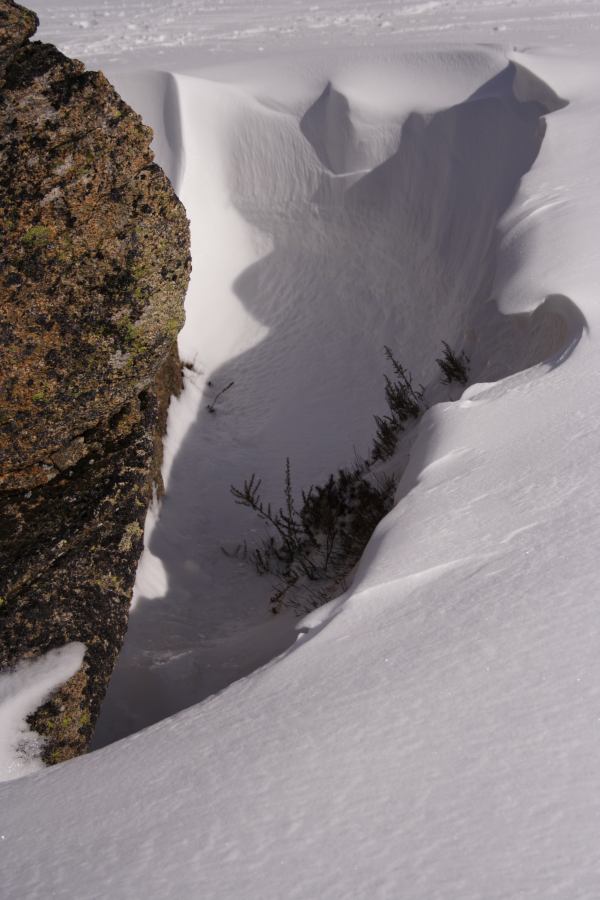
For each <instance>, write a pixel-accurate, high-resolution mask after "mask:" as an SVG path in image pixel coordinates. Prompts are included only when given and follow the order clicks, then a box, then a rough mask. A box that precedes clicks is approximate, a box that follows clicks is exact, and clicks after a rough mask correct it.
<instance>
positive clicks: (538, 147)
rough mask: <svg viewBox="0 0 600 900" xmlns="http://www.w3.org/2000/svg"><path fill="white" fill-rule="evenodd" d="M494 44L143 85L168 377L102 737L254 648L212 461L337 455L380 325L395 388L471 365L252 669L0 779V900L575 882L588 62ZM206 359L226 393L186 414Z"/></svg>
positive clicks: (516, 892)
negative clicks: (162, 187)
mask: <svg viewBox="0 0 600 900" xmlns="http://www.w3.org/2000/svg"><path fill="white" fill-rule="evenodd" d="M511 56H512V60H511V61H508V60H507V59H506V57H505V55H504V54H503V53H500V52H497V51H492V50H490V51H488V50H476V51H473V52H469V51H465V50H462V49H460V48H459V49H454V50H448V49H440V48H439V47H436V48H433V49H431V50H419V51H418V52H417V51H410V52H407V53H405V54H403V53H399V52H391V51H390V53H389V54H388V55H387V57H386V58H385V59H384V58H382V57H381V55H380V54H379V55H378V56H377V58H371V59H369V58H368V53H366V52H365V53H362V54H361V53H359V54H353V53H350V52H348V53H346V54H338V55H336V54H328V56H327V59H326V60H324V59H323V57H320V59H318V60H317V61H315V57H314V56H313V57H310V58H308V59H300V57H295V58H294V59H291V60H285V61H282V60H278V61H273V60H265V61H264V63H261V64H258V63H257V64H255V65H251V64H249V63H246V64H240V65H237V66H231V67H227V66H223V67H221V68H220V69H217V68H213V69H208V68H206V69H203V70H201V71H195V72H187V73H184V74H182V73H180V72H179V73H177V74H176V75H175V84H176V86H177V91H178V98H179V100H178V103H179V107H178V108H179V122H180V126H181V137H180V142H179V143H178V142H177V141H175V140H174V139H173V140H171V141H170V146H172V147H176V146H181V147H183V148H184V149H185V160H184V163H183V164H182V165H181V167H180V169H179V172H180V181H179V190H180V192H181V194H182V196H183V198H184V200H185V203H186V206H187V208H188V212H189V214H190V216H191V219H192V232H193V242H194V244H193V255H194V262H195V269H194V279H193V282H192V285H191V289H190V294H189V297H188V302H189V310H188V321H187V324H186V329H185V332H184V334H183V335H182V340H181V346H182V351H183V352H184V354H185V356H186V358H187V359H188V361H189V362H190V363H193V364H194V367H195V369H194V371H190V372H189V373H188V375H187V377H186V381H187V387H186V390H185V391H184V394H183V395H182V397H181V399H180V400H179V401H178V402H176V403H174V404H173V408H172V411H171V417H170V432H169V442H168V446H167V456H166V463H167V472H168V475H169V480H168V490H167V495H166V498H165V502H164V505H163V508H162V512H161V515H160V518H159V519H158V521H157V523H156V524H155V526H154V529H153V531H152V532H151V533H150V534H149V538H148V552H147V554H146V556H145V559H144V561H143V563H142V565H141V568H140V573H139V581H138V605H137V608H136V611H135V613H134V616H133V619H132V634H131V641H130V643H129V648H128V650H127V651H126V654H125V655H124V657H123V663H122V665H123V668H122V670H121V675H120V676H119V677H120V681H117V680H116V681H115V685H114V687H115V690H116V691H117V694H116V695H113V698H112V699H111V701H110V702H109V704H108V705H107V710H110V715H111V716H112V717H113V721H115V720H117V721H118V720H119V717H120V723H119V724H118V727H117V729H116V730H117V732H118V730H119V729H121V733H125V732H126V731H128V730H133V729H134V728H135V727H139V726H140V725H141V724H144V722H147V721H152V720H153V719H154V718H156V717H157V716H158V715H160V714H161V713H162V712H168V711H172V710H174V709H176V708H177V707H178V705H184V704H185V702H192V701H193V700H194V699H198V698H199V697H200V696H203V695H205V694H206V693H207V692H208V691H209V690H211V689H217V688H218V687H220V686H223V685H224V684H226V683H227V680H228V679H229V680H230V679H231V677H232V676H233V675H235V674H238V675H239V674H242V673H243V669H244V665H245V664H246V663H247V662H248V660H249V656H248V655H246V656H245V657H244V658H245V660H246V663H244V665H240V664H237V663H235V662H230V661H229V659H226V660H225V662H223V659H224V656H225V657H227V654H228V653H233V652H234V651H235V652H240V653H241V655H242V656H244V654H245V653H246V650H247V649H248V647H249V646H250V645H251V644H253V645H254V646H256V643H257V636H258V635H262V638H261V640H263V639H264V647H263V648H262V649H260V650H257V651H255V659H254V660H253V661H252V662H253V663H257V662H259V659H260V656H261V654H262V658H263V660H264V659H266V658H268V655H269V653H272V652H274V649H275V647H276V644H277V642H279V643H280V646H281V645H284V644H285V643H286V642H289V640H290V636H289V633H285V628H284V627H283V626H282V627H281V632H278V633H277V638H276V640H275V639H273V638H272V636H269V637H267V638H265V637H264V635H265V633H266V632H267V630H268V629H269V628H270V627H271V626H270V625H262V624H261V620H260V610H261V609H263V608H264V606H263V605H262V604H264V586H263V584H262V582H261V581H260V579H252V578H251V576H250V575H249V574H248V572H247V571H246V570H245V569H239V570H238V569H236V568H235V566H233V567H232V566H231V565H230V562H229V561H228V560H226V559H225V558H224V557H223V555H222V554H221V553H220V551H219V549H218V548H219V544H220V543H224V542H225V541H229V540H231V538H232V534H233V535H236V536H237V535H238V534H240V531H242V530H243V528H244V527H248V526H247V525H246V526H244V523H243V521H242V518H241V517H240V516H239V512H238V511H237V510H236V508H235V507H233V505H231V506H230V505H229V504H228V497H227V495H228V487H229V484H230V482H232V481H233V482H236V481H238V482H239V479H240V476H242V477H244V476H246V475H248V474H249V473H250V472H252V471H259V472H260V473H261V474H264V476H265V481H266V482H267V484H268V485H269V486H270V487H271V488H272V490H273V491H275V490H276V488H277V486H278V484H279V480H280V472H281V463H282V460H283V459H284V458H285V456H286V455H288V454H289V455H290V456H292V460H293V464H294V465H295V472H296V473H297V474H296V478H297V482H298V484H299V485H301V484H306V483H308V482H310V481H311V480H314V479H317V478H320V477H321V476H322V475H323V474H327V473H328V472H329V471H330V470H331V469H332V468H335V467H336V466H337V465H339V464H340V463H343V462H345V461H347V459H348V455H350V457H351V454H352V446H353V445H356V447H357V449H358V450H359V452H362V453H364V452H365V448H366V446H367V445H368V442H369V440H370V437H371V415H372V413H373V412H379V411H381V408H380V407H379V406H378V404H380V403H381V371H382V365H381V346H382V345H383V344H384V343H388V344H391V345H393V346H394V349H395V350H396V352H397V353H398V355H399V356H401V357H402V359H403V361H405V362H406V363H407V364H408V365H409V366H410V367H411V368H412V369H413V370H414V372H415V375H416V376H417V378H420V379H421V380H423V381H430V380H431V379H432V377H433V357H434V355H436V354H437V352H438V350H439V344H440V340H441V339H442V338H443V339H447V340H449V341H450V342H452V343H453V344H457V345H459V346H460V345H461V344H463V343H464V345H465V347H466V349H467V350H468V352H469V353H470V355H471V358H472V373H473V375H474V378H475V379H476V383H474V384H473V385H472V386H471V387H470V388H469V389H468V390H467V391H466V392H465V394H464V395H463V396H462V397H461V398H460V399H459V400H458V401H457V402H455V403H449V402H444V403H438V404H436V405H434V406H433V407H432V408H431V409H430V410H429V412H428V413H426V415H425V416H424V418H423V419H422V421H421V424H420V426H419V428H418V432H417V435H416V438H415V441H414V443H413V445H412V448H411V457H410V462H409V465H408V468H407V469H406V471H405V473H404V476H403V478H402V481H401V483H400V485H399V490H398V499H399V502H398V504H397V506H396V507H395V509H394V510H393V511H392V513H391V514H390V515H389V516H388V517H387V518H386V519H385V520H384V521H383V522H382V523H381V524H380V526H379V528H378V529H377V531H376V532H375V535H374V537H373V539H372V541H371V542H370V544H369V546H368V548H367V551H366V553H365V556H364V558H363V560H362V562H361V564H360V565H359V567H358V571H357V573H356V576H355V579H354V583H353V585H352V587H351V589H350V590H349V591H348V593H347V594H346V595H345V596H343V597H341V598H338V599H337V600H336V601H333V602H332V603H331V604H329V605H328V606H327V607H324V608H323V609H322V610H319V611H317V613H315V614H313V615H312V616H311V617H309V619H307V620H306V621H305V622H304V623H303V625H302V628H303V631H304V633H303V634H302V635H301V636H300V637H299V639H298V640H297V641H296V643H295V644H294V646H293V647H291V648H290V649H289V650H288V651H287V652H286V653H284V654H283V655H282V656H281V657H280V658H279V659H277V660H275V661H274V662H273V663H271V664H270V665H268V666H266V667H264V668H263V669H262V670H260V671H258V672H255V673H254V674H253V675H251V676H250V677H248V678H245V679H242V680H240V681H238V682H237V683H235V684H232V685H230V686H229V688H228V689H227V690H226V691H223V692H222V693H221V694H219V695H218V696H215V697H212V698H211V699H209V700H207V701H206V702H204V703H202V704H200V705H197V706H195V707H193V708H191V709H189V710H187V711H185V712H183V713H180V714H179V715H177V716H175V717H173V718H171V719H169V720H167V721H164V722H160V723H158V724H157V725H155V726H154V727H152V728H150V729H148V730H147V731H144V732H141V733H139V734H136V735H133V736H131V737H129V738H128V739H127V740H125V741H123V742H120V743H117V744H114V745H112V746H110V747H106V748H104V749H103V750H101V751H99V752H97V753H94V754H92V755H91V756H90V757H88V758H86V759H80V760H77V761H75V762H73V763H71V764H68V765H66V766H64V767H61V768H60V769H59V770H57V771H53V772H45V773H41V774H39V775H34V776H32V777H31V778H27V779H23V780H22V781H21V782H16V783H14V784H9V785H4V786H2V788H1V790H0V795H1V796H0V800H1V802H2V809H3V810H7V811H8V812H7V813H6V814H5V815H4V824H3V826H2V831H3V834H4V835H5V837H6V846H5V845H4V842H3V850H5V852H6V858H7V863H8V865H7V872H8V873H9V875H8V879H7V883H6V885H5V890H6V895H7V897H8V898H10V900H12V898H15V900H16V898H17V897H19V898H21V897H23V896H24V895H25V896H27V897H31V898H33V897H41V896H46V895H47V894H48V893H53V894H54V895H55V896H57V897H61V896H62V897H68V896H75V895H76V896H79V897H90V898H91V897H95V896H102V895H104V894H106V892H107V890H108V891H109V892H110V893H111V896H114V897H134V896H139V895H140V894H141V893H143V894H145V895H147V896H149V897H157V898H158V897H164V896H182V897H185V896H194V895H196V894H202V895H206V896H211V897H215V898H216V897H222V898H231V897H244V898H261V900H264V898H273V900H275V898H280V897H286V898H292V900H314V898H315V897H327V898H328V900H337V898H340V900H341V898H348V897H357V898H358V897H361V898H362V897H378V898H392V897H399V896H400V897H411V898H415V900H417V898H423V900H430V898H432V897H444V898H445V900H450V898H453V900H454V898H455V900H476V898H481V897H486V898H490V900H491V898H498V900H499V898H501V897H507V896H508V897H516V896H523V897H531V898H545V897H548V896H556V897H560V898H562V900H571V898H573V897H574V896H577V897H594V896H595V895H596V894H597V888H598V879H599V873H600V865H599V864H598V855H597V834H598V828H599V827H600V803H599V802H598V797H599V796H600V792H599V790H598V788H599V786H600V767H599V765H598V759H599V758H600V756H599V753H598V750H599V747H598V734H597V716H596V714H595V710H596V709H597V706H598V699H599V696H600V687H599V685H600V668H599V665H598V659H599V655H598V647H599V643H600V629H599V626H598V611H597V596H598V591H597V582H598V563H597V551H596V544H597V536H598V533H599V531H600V503H598V490H597V477H596V476H595V470H594V463H593V460H594V459H595V458H596V457H597V452H598V437H599V431H598V428H597V426H596V423H597V422H598V421H600V403H599V402H598V399H597V392H596V391H594V390H590V386H591V385H593V384H594V383H595V380H596V377H597V354H598V350H597V346H596V339H595V326H596V325H597V323H598V312H597V295H598V289H599V288H600V258H599V256H598V253H597V249H596V248H595V235H596V234H597V224H598V221H599V219H600V202H599V201H598V197H599V196H600V176H599V174H598V171H597V170H596V169H594V168H592V167H590V165H589V160H590V158H591V156H590V154H592V155H593V153H594V152H595V148H596V147H597V145H598V139H599V137H600V136H599V134H598V126H597V124H596V123H597V121H598V117H597V112H598V108H599V102H598V97H597V88H596V87H595V86H594V87H593V88H592V87H591V85H592V79H591V76H590V72H591V71H592V68H591V64H590V62H589V61H587V63H586V64H583V63H582V64H580V63H579V61H577V64H575V63H574V62H573V60H572V59H571V58H568V57H567V58H565V59H562V60H560V61H557V59H556V58H548V57H544V56H542V55H539V54H533V53H529V54H527V53H518V52H516V51H514V52H513V53H512V54H511ZM529 71H535V73H536V76H537V77H533V76H532V75H530V74H529ZM122 77H123V78H124V79H125V80H126V78H125V76H122ZM541 79H543V81H542V80H541ZM547 84H552V86H553V87H555V88H556V90H557V91H558V92H559V93H560V94H561V95H562V96H565V97H569V100H570V101H572V102H571V103H570V105H568V106H565V105H564V102H563V101H560V100H559V99H558V96H557V95H556V94H554V93H553V91H551V90H550V88H549V87H548V86H547ZM119 87H120V88H121V89H122V90H124V93H126V87H125V88H123V86H122V85H121V84H120V85H119ZM146 102H147V107H148V109H149V110H150V113H151V115H152V114H153V115H154V116H155V120H154V124H155V125H157V126H158V127H159V128H160V127H161V123H162V121H163V119H162V115H163V112H161V111H160V110H158V109H157V108H156V106H153V100H152V99H151V98H150V99H147V101H146ZM152 110H154V113H153V112H152ZM547 113H551V114H550V115H548V116H547V119H545V118H544V117H545V115H546V114H547ZM545 126H547V131H546V133H545V134H544V128H545ZM574 133H576V134H577V136H578V139H577V141H573V140H572V135H573V134H574ZM341 367H343V368H341ZM340 369H341V371H340ZM208 380H210V381H211V382H212V385H213V387H214V389H215V390H216V389H218V388H219V386H222V385H224V384H226V383H227V382H228V381H229V380H235V387H234V388H233V389H232V390H231V391H230V392H229V393H228V395H227V402H226V403H225V402H224V403H223V404H222V407H221V408H220V409H219V412H218V414H217V415H216V416H213V417H209V414H207V413H206V411H205V405H206V402H207V399H208V398H210V397H211V396H212V394H211V391H212V390H213V387H211V386H209V385H208ZM275 627H276V628H279V627H280V626H279V625H276V626H275ZM285 627H287V626H285ZM263 651H264V652H263ZM207 660H208V663H207V662H206V661H207ZM211 666H212V667H213V668H212V669H211V668H210V667H211ZM217 670H218V671H217ZM136 673H138V679H137V681H136ZM132 686H133V687H132ZM134 688H135V690H134ZM128 690H129V691H130V693H129V695H128V694H127V691H128ZM148 695H151V702H148ZM134 698H135V701H139V702H138V703H137V704H136V702H135V701H134V702H132V701H133V700H134ZM182 701H183V702H182ZM120 703H122V706H120ZM127 715H129V716H130V719H129V720H127ZM65 796H68V797H69V803H68V804H67V805H65V804H64V798H65ZM59 804H60V805H61V808H65V806H66V808H65V812H64V815H63V817H62V818H61V820H60V821H59V822H56V821H55V810H56V808H57V807H58V806H59ZM82 804H85V808H84V810H83V811H82V808H81V806H82ZM124 810H125V812H124ZM82 848H84V850H83V851H82Z"/></svg>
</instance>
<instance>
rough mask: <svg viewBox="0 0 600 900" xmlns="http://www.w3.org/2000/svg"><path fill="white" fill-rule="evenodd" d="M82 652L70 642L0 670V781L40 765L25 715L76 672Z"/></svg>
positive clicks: (37, 746)
mask: <svg viewBox="0 0 600 900" xmlns="http://www.w3.org/2000/svg"><path fill="white" fill-rule="evenodd" d="M84 653H85V646H84V645H83V644H79V643H76V642H73V643H71V644H65V646H64V647H59V648H57V649H56V650H50V651H49V652H48V653H45V654H44V655H42V656H38V657H36V658H35V659H30V660H23V661H21V662H20V663H19V664H18V665H17V666H15V668H14V669H11V670H8V671H4V672H2V673H0V781H9V780H11V779H13V778H20V777H21V776H22V775H28V774H30V773H31V772H35V771H37V770H38V769H41V768H42V763H41V761H40V759H39V751H40V749H41V746H42V745H41V739H40V737H39V736H38V735H37V734H36V733H35V732H33V731H31V729H30V728H29V726H28V724H27V721H26V720H27V716H29V715H30V714H31V713H33V712H35V711H36V709H37V708H38V707H39V706H41V705H42V703H45V702H46V700H48V698H49V697H50V695H51V694H52V692H53V691H55V690H56V689H57V688H58V687H60V686H61V685H62V684H64V682H65V681H67V680H68V679H69V678H71V676H72V675H75V673H76V672H77V670H78V669H79V668H80V666H81V663H82V662H83V656H84Z"/></svg>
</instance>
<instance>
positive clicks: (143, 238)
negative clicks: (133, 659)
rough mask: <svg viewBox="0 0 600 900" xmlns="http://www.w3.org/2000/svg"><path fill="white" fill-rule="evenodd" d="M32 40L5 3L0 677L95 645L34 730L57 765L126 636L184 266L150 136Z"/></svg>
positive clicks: (1, 42)
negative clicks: (54, 652)
mask: <svg viewBox="0 0 600 900" xmlns="http://www.w3.org/2000/svg"><path fill="white" fill-rule="evenodd" d="M36 27H37V18H36V17H35V15H34V14H33V13H31V12H29V11H28V10H25V9H23V8H22V7H19V6H17V5H15V4H14V3H12V2H11V0H0V223H1V225H0V227H1V229H2V232H1V246H0V332H1V340H2V370H1V372H0V667H3V666H10V665H13V664H14V663H15V662H16V661H17V660H18V659H20V658H22V657H23V656H32V655H35V654H37V653H41V652H44V651H46V650H48V649H51V648H53V647H56V646H62V645H63V644H65V643H67V642H69V641H74V640H77V641H82V642H83V643H85V644H86V647H87V653H86V657H85V660H84V664H83V667H82V669H81V670H80V672H78V673H77V675H76V676H75V677H74V678H73V679H71V680H70V682H68V683H67V685H65V687H64V688H63V689H61V691H59V692H58V694H57V695H55V696H54V697H53V698H52V699H51V701H50V702H49V703H47V704H46V706H45V707H43V708H42V709H41V710H38V712H37V713H36V714H35V715H34V717H33V719H32V722H33V725H34V727H35V728H36V729H37V730H38V731H40V733H42V734H45V735H46V737H47V742H46V749H45V757H46V759H47V760H48V761H51V762H56V761H59V760H62V759H66V758H68V757H70V756H73V755H75V754H77V753H79V752H81V751H82V750H83V749H85V747H86V745H87V742H88V741H89V738H90V736H91V733H92V730H93V725H94V722H95V719H96V717H97V714H98V711H99V706H100V702H101V699H102V697H103V695H104V692H105V689H106V685H107V682H108V679H109V677H110V673H111V671H112V667H113V664H114V661H115V658H116V655H117V653H118V650H119V648H120V646H121V643H122V640H123V636H124V633H125V630H126V625H127V615H128V607H129V601H130V595H131V589H132V586H133V580H134V576H135V568H136V563H137V559H138V557H139V554H140V552H141V544H142V525H143V519H144V515H145V511H146V508H147V505H148V502H149V499H150V497H151V494H152V486H153V483H155V482H156V480H157V479H159V477H160V476H159V474H158V472H159V468H160V446H161V440H160V437H161V433H162V428H163V426H164V419H165V414H166V407H167V402H168V397H169V395H170V392H171V391H172V390H174V389H176V388H177V385H178V383H179V379H180V369H179V364H178V359H177V354H176V344H175V339H176V335H177V332H178V331H179V329H180V328H181V325H182V324H183V298H184V295H185V290H186V287H187V282H188V279H189V271H190V256H189V229H188V223H187V220H186V216H185V211H184V209H183V207H182V205H181V203H180V202H179V200H178V199H177V197H176V196H175V194H174V192H173V189H172V187H171V185H170V183H169V182H168V180H167V178H166V177H165V175H164V174H163V172H162V171H161V169H160V168H159V167H158V166H156V165H155V164H154V163H153V161H152V160H153V156H152V151H151V150H150V147H149V144H150V140H151V137H152V134H151V131H150V129H149V128H147V127H145V126H144V125H143V124H142V122H141V119H140V118H139V116H138V115H136V113H134V112H133V111H132V110H131V109H130V108H129V107H128V106H127V105H126V104H125V103H124V102H123V101H122V100H121V99H120V97H119V96H118V95H117V93H116V92H115V90H114V89H113V88H112V86H111V85H110V84H109V82H108V81H107V80H106V78H105V77H104V75H102V73H99V72H86V71H85V69H84V67H83V65H82V64H81V63H79V62H77V61H73V60H70V59H68V58H66V57H65V56H63V54H61V53H60V52H59V51H58V50H57V49H56V48H55V47H53V46H51V45H48V44H43V43H39V42H30V41H29V38H30V37H31V36H32V34H33V33H34V31H35V29H36Z"/></svg>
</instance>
